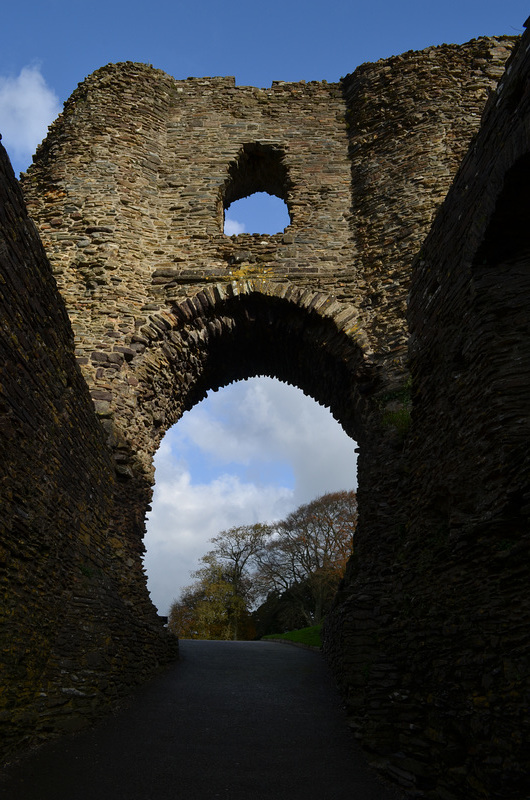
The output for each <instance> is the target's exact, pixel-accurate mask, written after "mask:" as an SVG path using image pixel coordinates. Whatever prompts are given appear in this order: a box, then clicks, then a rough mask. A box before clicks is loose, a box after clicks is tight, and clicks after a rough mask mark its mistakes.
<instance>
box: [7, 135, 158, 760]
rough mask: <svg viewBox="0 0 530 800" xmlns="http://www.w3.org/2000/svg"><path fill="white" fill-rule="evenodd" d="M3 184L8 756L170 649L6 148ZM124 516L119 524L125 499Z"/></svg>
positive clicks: (80, 715) (66, 724)
mask: <svg viewBox="0 0 530 800" xmlns="http://www.w3.org/2000/svg"><path fill="white" fill-rule="evenodd" d="M0 193H1V194H0V237H1V238H0V315H1V325H0V433H1V439H0V478H1V489H0V587H1V592H2V603H1V606H0V652H1V659H0V675H1V678H0V684H1V687H2V689H1V692H0V732H1V736H0V738H1V743H2V745H1V756H2V757H4V756H5V755H6V754H7V753H8V752H9V751H10V749H11V748H14V747H20V745H21V743H23V742H26V743H27V742H30V741H33V742H34V741H36V740H38V738H39V737H44V736H46V735H49V734H50V732H52V731H64V730H71V729H74V728H76V727H80V726H82V725H83V724H86V723H87V722H88V720H89V719H90V718H92V717H93V715H94V713H95V712H96V711H97V710H98V708H101V707H105V706H109V705H110V704H111V703H112V701H113V700H115V699H116V698H117V697H118V696H120V695H121V694H122V693H123V692H124V691H125V690H126V687H128V686H129V687H130V686H131V685H134V684H135V683H136V682H138V681H139V680H142V679H145V678H146V677H147V676H148V675H149V674H152V672H153V669H155V667H156V665H157V661H162V660H163V659H164V658H165V657H166V654H165V649H166V648H165V646H164V643H163V641H162V639H161V628H160V626H157V624H156V614H155V613H154V610H153V609H152V607H151V608H149V604H148V603H147V602H146V599H145V579H144V576H143V575H140V576H137V578H138V577H139V580H140V583H139V586H140V588H141V594H138V595H137V596H136V595H135V581H134V579H133V578H132V577H131V576H130V575H127V559H128V558H129V557H130V556H129V552H128V551H129V550H130V544H129V542H128V541H127V540H126V539H124V538H123V536H122V535H121V534H119V533H117V532H116V531H113V516H114V515H115V514H116V512H117V510H118V509H117V507H116V502H118V503H119V500H118V501H116V500H115V499H114V492H115V488H116V477H115V470H114V462H113V459H112V457H111V452H110V450H109V448H108V447H107V443H106V437H105V434H104V431H103V429H102V427H101V425H100V422H99V420H98V418H97V416H96V414H95V413H94V407H93V404H92V401H91V399H90V395H89V391H88V388H87V386H86V383H85V381H84V379H83V377H82V375H81V372H80V370H79V367H78V366H77V364H76V362H75V357H74V345H73V336H72V332H71V328H70V324H69V321H68V317H67V314H66V311H65V307H64V304H63V302H62V301H61V299H60V297H59V294H58V291H57V287H56V285H55V281H54V279H53V277H52V273H51V270H50V266H49V264H48V261H47V259H46V256H45V253H44V250H43V248H42V245H41V243H40V241H39V238H38V235H37V233H36V230H35V227H34V224H33V223H32V221H31V220H30V219H29V218H28V216H27V212H26V209H25V206H24V201H23V199H22V194H21V192H20V187H19V185H18V183H17V181H16V179H15V177H14V175H13V171H12V168H11V165H10V164H9V161H8V159H7V156H6V154H5V151H4V150H3V148H0ZM120 516H121V520H120V522H121V523H123V519H124V516H125V515H124V511H123V508H122V509H121V512H120ZM117 530H120V528H118V529H117ZM131 564H132V562H131ZM131 605H136V608H134V609H133V608H131ZM142 625H143V627H144V630H142ZM135 629H136V630H135Z"/></svg>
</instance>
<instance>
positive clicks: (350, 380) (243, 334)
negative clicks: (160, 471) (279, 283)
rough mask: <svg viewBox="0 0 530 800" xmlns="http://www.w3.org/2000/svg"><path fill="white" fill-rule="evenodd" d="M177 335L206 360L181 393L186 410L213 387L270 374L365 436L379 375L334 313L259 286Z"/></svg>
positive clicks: (354, 435)
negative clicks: (340, 327)
mask: <svg viewBox="0 0 530 800" xmlns="http://www.w3.org/2000/svg"><path fill="white" fill-rule="evenodd" d="M174 313H175V316H178V315H179V309H178V308H175V309H174ZM178 335H179V337H181V338H182V340H184V342H185V343H186V345H187V346H188V347H190V350H191V351H192V352H193V353H194V356H193V358H195V357H196V355H197V356H198V358H199V359H200V361H201V366H200V369H199V370H196V379H195V380H194V381H193V382H191V383H190V384H189V385H188V390H187V392H186V394H185V395H184V396H183V397H182V401H183V407H182V411H185V410H189V409H191V408H192V407H193V406H194V405H195V404H196V403H197V402H199V401H200V400H201V399H202V398H203V397H204V396H205V395H206V393H207V391H208V390H210V389H214V390H215V389H218V388H221V387H222V386H225V385H227V384H229V383H231V382H233V381H237V380H243V379H245V378H250V377H255V376H258V375H266V376H269V377H273V378H278V379H279V380H281V381H284V382H285V383H288V384H291V385H295V386H297V387H298V388H300V389H301V390H302V391H303V392H304V393H305V394H307V395H309V396H310V397H312V398H313V399H314V400H316V401H317V402H319V403H321V404H322V405H324V406H326V407H329V409H330V411H331V413H332V415H333V416H334V417H335V419H337V420H338V421H339V422H340V423H341V425H342V426H343V428H344V430H345V431H346V433H347V434H348V435H349V436H350V437H352V438H353V439H355V440H356V441H361V438H362V434H361V430H360V419H361V418H362V417H363V416H364V415H365V412H366V403H367V401H368V398H369V396H370V395H371V394H372V393H373V392H374V391H376V390H377V389H378V388H379V386H380V377H379V375H378V372H377V370H376V369H375V368H374V367H372V366H370V365H368V364H367V363H366V361H365V359H364V358H363V354H362V350H361V349H360V347H358V346H357V345H355V344H354V343H353V342H352V340H351V339H349V338H348V337H347V336H346V334H345V333H344V332H343V331H340V330H337V327H336V326H335V324H334V322H333V321H332V320H331V319H330V318H326V317H323V316H321V315H320V314H318V313H317V312H315V311H312V310H308V309H305V308H301V307H299V306H297V305H295V304H294V303H291V302H288V301H286V300H284V299H280V298H276V297H267V296H264V295H261V294H259V293H257V292H256V293H252V294H249V295H245V296H237V297H234V298H231V299H229V300H227V301H225V302H224V303H222V304H220V305H219V307H218V308H217V309H216V311H215V314H214V313H212V314H211V315H204V316H201V317H197V318H196V319H195V320H194V321H193V322H192V323H189V322H188V323H187V324H184V325H183V327H182V328H180V329H179V333H178ZM205 339H207V346H206V347H205V346H204V345H205ZM195 354H196V355H195ZM174 421H176V419H172V423H173V422H174Z"/></svg>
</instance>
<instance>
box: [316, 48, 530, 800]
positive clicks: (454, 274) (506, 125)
mask: <svg viewBox="0 0 530 800" xmlns="http://www.w3.org/2000/svg"><path fill="white" fill-rule="evenodd" d="M529 45H530V39H529V36H528V33H527V34H525V36H524V37H523V39H522V40H521V42H520V44H519V47H518V49H517V52H516V54H515V55H514V57H513V58H512V59H511V60H510V62H509V64H508V67H507V72H506V75H505V76H504V77H503V79H502V81H501V83H500V85H499V87H498V89H497V91H496V93H495V94H494V95H493V96H492V98H491V99H490V102H489V104H488V106H487V109H486V111H485V114H484V119H483V124H482V127H481V130H480V133H479V134H478V136H477V137H476V139H475V140H474V141H473V144H472V147H471V149H470V150H469V152H468V154H467V155H466V157H465V159H464V161H463V164H462V166H461V168H460V170H459V172H458V174H457V177H456V179H455V182H454V184H453V186H452V188H451V190H450V192H449V194H448V196H447V199H446V200H445V202H444V204H443V206H442V207H441V209H440V211H439V213H438V214H437V216H436V219H435V221H434V224H433V226H432V229H431V231H430V233H429V235H428V237H427V239H426V241H425V242H424V244H423V246H422V247H421V250H420V253H419V255H418V256H417V258H416V261H415V265H414V266H415V268H414V271H413V281H412V287H411V294H410V302H409V310H408V318H409V325H410V345H409V359H410V361H409V363H410V367H411V377H412V382H411V398H410V402H409V409H410V410H411V413H412V417H411V424H410V428H409V431H408V434H407V436H406V438H405V441H404V465H405V468H404V470H403V472H402V473H401V486H400V492H401V498H402V501H403V504H404V508H405V514H404V517H403V520H402V521H401V522H400V523H399V524H397V525H394V526H393V527H392V528H391V529H389V530H388V531H386V532H384V533H383V537H384V541H385V545H386V552H384V550H383V548H380V550H379V551H378V560H377V561H374V560H373V559H371V558H370V557H369V555H368V554H367V553H363V552H358V554H357V555H356V557H355V559H354V560H353V561H352V562H351V564H350V572H349V575H348V581H347V584H346V585H345V587H344V590H343V595H342V598H341V600H342V602H341V603H339V604H338V605H337V608H336V610H335V613H334V615H333V616H332V618H331V619H329V620H328V638H327V642H326V649H327V652H328V656H329V658H330V659H331V660H332V663H333V664H334V667H335V671H336V674H337V675H338V676H339V681H340V683H341V685H342V687H343V691H344V693H345V695H346V697H347V702H348V706H349V709H350V713H351V715H352V726H353V729H354V731H355V732H356V734H357V735H359V736H360V737H361V739H362V741H363V742H364V744H365V746H367V747H368V748H369V750H370V751H371V752H372V756H373V759H374V762H376V763H378V764H379V766H380V767H381V768H382V769H384V770H385V771H387V773H388V774H390V775H392V776H394V778H396V779H397V780H398V781H399V782H400V783H401V784H402V785H403V786H406V787H407V786H408V788H410V789H413V790H414V791H419V792H420V795H421V796H427V797H433V798H439V797H441V798H444V800H445V798H454V799H455V800H456V798H459V799H460V798H463V797H466V798H469V797H476V798H479V797H488V798H507V800H508V798H513V797H521V798H522V797H525V798H526V797H529V796H530V782H529V777H528V776H529V774H530V770H529V764H528V753H529V752H530V751H529V747H528V745H529V716H528V701H529V698H530V686H529V639H528V630H529V626H530V596H529V586H530V582H529V580H528V577H529V576H528V549H529V530H530V526H529V519H528V517H529V510H530V503H529V500H530V468H529V467H530V462H529V452H530V448H529V444H530V421H529V414H528V398H529V396H530V360H529V355H530V351H529V347H530V344H529V342H530V340H529V333H530V329H529V323H530V308H529V301H530V282H529V281H530V270H529V267H530V224H529V221H530V220H529V214H530V194H529V192H530V189H529V187H530V172H529V170H530V136H529V130H530V128H529V121H530V93H529V86H530V81H529V76H530V59H529V52H530V47H529Z"/></svg>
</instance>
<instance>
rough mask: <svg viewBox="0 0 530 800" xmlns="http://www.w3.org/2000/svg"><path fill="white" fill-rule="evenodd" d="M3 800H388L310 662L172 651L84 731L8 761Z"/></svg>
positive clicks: (316, 658)
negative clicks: (175, 658)
mask: <svg viewBox="0 0 530 800" xmlns="http://www.w3.org/2000/svg"><path fill="white" fill-rule="evenodd" d="M0 797H1V798H2V800H107V799H108V800H215V799H216V798H221V800H283V798H285V799H286V800H287V798H288V799H289V800H313V798H314V799H315V800H316V799H317V798H318V799H319V800H343V798H344V800H346V798H347V800H398V798H399V794H397V793H394V791H393V790H392V789H390V788H388V787H387V786H386V785H384V784H383V783H381V782H380V781H379V779H378V778H377V777H376V776H375V775H374V774H373V773H372V772H371V771H370V770H369V769H368V768H367V766H366V765H365V762H364V760H363V757H362V755H361V754H360V752H359V750H358V749H357V746H356V744H355V742H354V740H353V739H352V738H351V736H350V734H349V731H348V729H347V726H346V720H345V716H344V712H343V709H342V706H341V702H340V698H339V696H338V694H337V692H336V690H335V688H334V685H333V682H332V680H331V678H330V675H329V672H328V669H327V667H326V664H325V662H324V660H323V659H322V657H321V656H320V654H319V653H316V652H313V651H309V650H303V649H299V648H296V647H291V646H289V645H284V644H276V643H273V642H199V641H183V642H181V660H180V662H179V663H178V664H176V665H174V666H172V667H171V669H169V670H168V671H166V672H164V673H163V674H162V675H159V676H158V677H156V678H155V679H154V680H153V681H151V682H150V683H149V684H147V685H145V686H143V687H142V688H141V689H140V690H139V691H138V692H136V693H135V695H134V698H133V700H132V701H131V702H129V703H128V705H127V706H126V707H124V708H123V709H121V710H120V711H119V712H118V713H116V714H113V715H110V716H108V717H106V718H105V719H103V720H102V721H101V722H99V723H98V724H97V725H96V726H95V727H94V728H92V729H91V730H89V731H85V732H83V733H79V734H76V735H72V736H66V737H63V738H61V739H59V740H56V741H54V742H50V743H48V744H47V745H45V746H43V747H41V748H40V749H39V750H36V751H34V752H33V753H31V754H30V755H29V756H27V757H25V758H23V759H21V760H20V761H19V762H17V763H14V764H11V765H10V766H9V767H8V768H7V770H6V771H5V773H4V774H3V777H2V778H0Z"/></svg>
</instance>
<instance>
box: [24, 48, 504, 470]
mask: <svg viewBox="0 0 530 800" xmlns="http://www.w3.org/2000/svg"><path fill="white" fill-rule="evenodd" d="M511 44H512V42H511V41H510V40H507V39H502V40H497V39H481V40H477V41H475V42H471V43H469V44H467V45H462V46H444V47H437V48H429V49H428V50H426V51H423V52H421V53H408V54H405V55H403V56H399V57H396V58H392V59H388V60H386V61H380V62H378V63H376V64H366V65H363V66H362V67H360V68H358V69H357V70H356V71H355V73H353V74H352V75H350V76H348V77H347V78H346V79H344V81H343V82H342V84H327V83H316V82H314V83H307V84H306V83H304V82H301V83H295V84H284V83H276V84H273V86H272V87H271V88H270V89H257V88H255V87H236V86H235V85H234V81H233V79H231V78H203V79H198V78H192V79H188V80H183V81H182V80H175V79H174V78H172V77H170V76H168V75H166V74H164V73H163V72H161V71H159V70H155V69H153V68H151V67H147V66H145V65H142V64H132V63H125V64H118V65H108V66H107V67H104V68H102V69H101V70H98V71H97V72H96V73H94V74H93V75H91V76H89V77H88V78H87V79H86V80H85V81H84V82H83V83H82V84H80V86H79V87H78V89H77V90H76V91H75V92H74V94H73V95H72V97H71V98H70V100H69V101H68V102H67V103H66V105H65V110H64V113H63V115H62V116H61V117H60V118H59V119H58V120H57V122H56V123H55V124H54V126H53V127H52V130H51V132H50V134H49V136H48V138H47V140H46V141H45V143H44V144H43V146H42V147H41V149H40V151H39V153H38V155H37V157H36V160H35V164H34V165H33V167H32V168H31V169H30V170H29V173H28V175H27V177H26V178H25V179H24V180H23V186H24V192H25V196H26V198H27V202H28V204H29V209H30V213H31V215H32V217H33V218H34V219H35V221H36V223H37V226H38V228H39V231H40V234H41V236H42V238H43V242H44V245H45V248H46V251H47V253H48V256H49V258H50V261H51V263H52V266H53V269H54V274H55V276H56V278H57V281H58V284H59V286H60V289H61V292H62V294H63V296H64V297H65V300H66V303H67V307H68V310H69V315H70V318H71V320H72V325H73V329H74V333H75V337H76V353H77V355H78V358H79V361H80V364H81V366H82V369H83V372H84V374H85V377H86V379H87V381H88V383H89V386H90V388H91V390H92V394H93V397H94V400H95V401H96V407H97V409H98V412H99V413H101V414H103V415H111V416H112V419H113V422H114V424H116V426H117V427H118V428H119V430H121V431H123V432H124V435H125V436H126V437H127V438H128V439H129V440H133V441H134V447H135V450H136V452H138V453H140V458H141V460H142V463H143V468H144V469H145V470H147V471H149V469H150V466H149V465H150V459H151V456H152V453H153V452H154V450H155V449H156V447H157V445H158V438H157V437H158V434H157V431H158V432H160V428H161V427H162V428H163V429H165V428H167V427H168V426H169V425H170V424H172V422H174V421H176V419H177V418H178V416H179V413H181V412H179V411H178V409H171V408H168V407H166V408H163V407H161V406H163V404H164V400H163V396H160V395H159V397H158V402H159V405H158V406H157V407H153V408H152V409H151V410H150V409H149V407H148V405H147V404H143V409H142V414H141V415H138V413H137V411H136V407H137V403H138V402H139V397H140V395H141V394H142V392H143V393H144V394H145V391H144V389H145V387H144V386H143V385H142V375H143V374H144V373H145V369H144V361H145V359H146V357H147V356H146V352H145V348H146V347H148V346H149V343H150V342H151V341H152V340H153V337H154V338H155V339H156V338H157V337H158V333H157V332H158V330H159V328H160V325H161V323H160V320H158V321H157V316H162V317H164V316H165V315H169V318H170V323H169V324H170V325H174V323H173V322H172V321H171V315H172V310H173V308H174V306H175V305H177V304H179V303H182V302H183V301H184V300H185V299H186V298H189V297H192V296H194V295H197V294H198V293H199V292H200V291H202V290H203V289H204V288H205V287H207V286H211V285H212V284H215V283H220V284H221V285H224V284H228V283H231V282H233V281H236V283H237V282H241V281H245V280H253V279H259V280H266V281H272V282H273V283H275V284H277V285H278V284H282V285H283V284H285V283H288V284H293V285H294V286H295V287H296V288H298V289H300V290H302V291H303V290H310V291H313V292H323V293H325V294H326V295H330V296H332V297H334V298H336V300H337V301H338V302H339V303H344V304H347V307H348V309H350V308H351V309H352V310H353V312H354V313H355V332H356V333H357V334H361V338H362V342H363V350H364V352H365V355H366V357H367V358H368V359H369V360H370V362H371V363H373V364H375V365H376V366H377V368H378V369H379V372H380V376H381V377H380V382H381V386H382V387H383V390H388V384H389V383H390V384H395V383H397V384H399V383H400V382H402V380H403V377H402V376H403V373H404V370H405V368H406V367H405V354H406V325H405V303H406V297H407V292H408V288H409V281H410V263H411V259H412V256H413V254H414V253H415V252H416V251H417V250H418V248H419V246H420V243H421V241H422V240H423V238H424V236H425V235H426V233H427V230H428V227H429V224H430V222H431V219H432V216H433V214H434V211H435V209H436V207H437V206H438V204H439V203H440V202H441V200H442V198H443V197H444V196H445V193H446V192H447V190H448V188H449V185H450V181H451V178H452V175H453V174H454V171H455V169H456V166H457V164H458V163H459V160H460V158H461V157H462V155H463V153H464V152H465V148H466V147H467V144H468V142H469V139H470V137H471V135H472V134H473V133H474V131H475V130H476V129H477V126H478V122H479V118H480V113H481V109H482V107H483V104H484V102H485V99H486V97H487V93H488V91H492V90H493V88H494V86H495V83H496V80H497V79H498V76H499V75H500V73H501V71H502V65H503V63H504V61H505V59H506V57H507V55H508V52H509V49H510V47H511ZM462 109H465V112H464V113H462ZM263 189H265V190H267V191H269V192H271V193H275V194H277V195H278V196H280V197H283V198H284V199H285V201H286V203H287V205H288V208H289V212H290V216H291V223H290V225H289V226H288V227H287V228H286V230H285V231H284V232H283V233H279V234H276V235H274V236H260V235H248V234H242V235H239V236H232V237H228V236H225V235H224V233H223V207H225V206H226V205H228V203H229V201H231V200H233V199H236V198H237V197H240V196H244V195H246V194H248V193H250V192H252V191H254V190H263ZM350 327H352V326H350ZM138 380H140V383H139V384H138V383H136V381H138ZM150 414H152V415H153V418H155V419H156V420H157V422H156V424H155V425H153V424H150V420H149V419H148V418H147V416H146V415H148V416H149V415H150ZM144 422H145V423H146V424H144Z"/></svg>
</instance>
